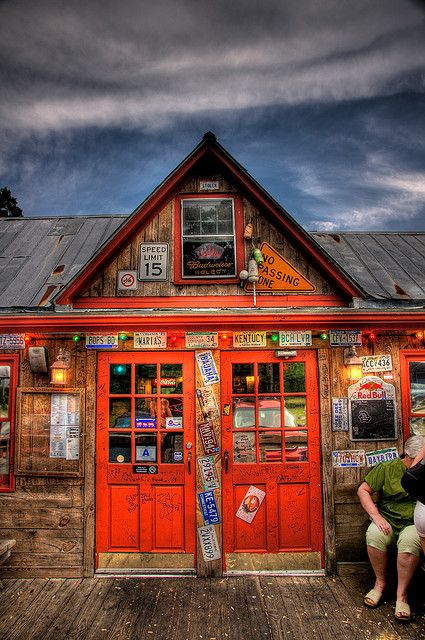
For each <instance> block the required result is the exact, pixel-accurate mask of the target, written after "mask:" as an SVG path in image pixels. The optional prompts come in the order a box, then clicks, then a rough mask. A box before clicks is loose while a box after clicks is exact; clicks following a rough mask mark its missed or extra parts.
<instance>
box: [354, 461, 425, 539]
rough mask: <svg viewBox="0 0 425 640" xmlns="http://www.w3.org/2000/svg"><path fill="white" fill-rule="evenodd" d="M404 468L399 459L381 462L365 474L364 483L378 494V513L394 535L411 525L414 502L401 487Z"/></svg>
mask: <svg viewBox="0 0 425 640" xmlns="http://www.w3.org/2000/svg"><path fill="white" fill-rule="evenodd" d="M405 471H406V467H405V466H404V464H403V462H402V460H400V458H395V459H394V460H390V462H381V464H378V465H376V467H373V469H372V470H371V471H369V473H368V474H367V476H366V478H365V482H367V484H368V485H369V487H370V488H371V489H373V490H374V491H377V492H379V493H380V500H379V504H378V509H379V513H380V514H381V516H383V517H384V518H385V520H387V521H388V522H389V523H390V525H391V526H392V528H393V531H394V533H395V534H396V535H398V534H399V533H400V531H402V529H404V527H407V526H408V525H409V524H413V512H414V510H415V504H416V500H413V498H411V497H410V496H409V494H408V493H406V491H405V490H404V489H403V487H402V486H401V483H400V480H401V478H402V477H403V474H404V472H405Z"/></svg>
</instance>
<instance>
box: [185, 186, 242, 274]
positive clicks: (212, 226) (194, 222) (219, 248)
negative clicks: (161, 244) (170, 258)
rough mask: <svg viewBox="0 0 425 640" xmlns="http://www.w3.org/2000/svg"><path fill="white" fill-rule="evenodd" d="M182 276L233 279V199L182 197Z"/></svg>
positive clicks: (234, 245) (234, 249)
mask: <svg viewBox="0 0 425 640" xmlns="http://www.w3.org/2000/svg"><path fill="white" fill-rule="evenodd" d="M181 232H182V245H181V246H182V251H181V259H182V263H181V269H182V271H181V273H182V278H190V279H203V278H209V279H217V278H234V277H235V276H236V273H237V264H236V240H235V206H234V199H233V198H195V197H194V198H184V199H182V200H181Z"/></svg>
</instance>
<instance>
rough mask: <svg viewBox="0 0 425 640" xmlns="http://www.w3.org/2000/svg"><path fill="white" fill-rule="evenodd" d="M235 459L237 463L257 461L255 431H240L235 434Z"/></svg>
mask: <svg viewBox="0 0 425 640" xmlns="http://www.w3.org/2000/svg"><path fill="white" fill-rule="evenodd" d="M233 460H234V462H236V463H241V462H255V433H254V432H252V431H251V432H250V431H245V432H243V431H239V432H238V433H234V434H233Z"/></svg>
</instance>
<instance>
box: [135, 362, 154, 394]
mask: <svg viewBox="0 0 425 640" xmlns="http://www.w3.org/2000/svg"><path fill="white" fill-rule="evenodd" d="M154 387H156V364H137V365H136V393H146V394H149V393H155V392H156V388H154Z"/></svg>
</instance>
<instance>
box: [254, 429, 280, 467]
mask: <svg viewBox="0 0 425 640" xmlns="http://www.w3.org/2000/svg"><path fill="white" fill-rule="evenodd" d="M259 443H260V462H281V461H282V432H281V431H275V432H264V431H262V432H260V433H259Z"/></svg>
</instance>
